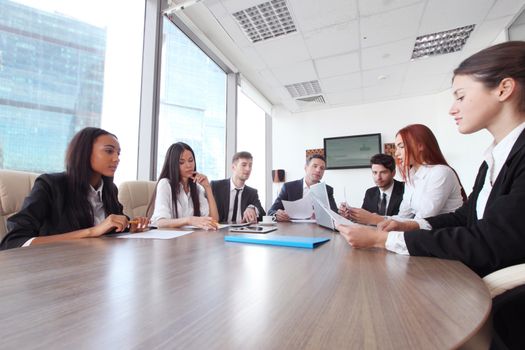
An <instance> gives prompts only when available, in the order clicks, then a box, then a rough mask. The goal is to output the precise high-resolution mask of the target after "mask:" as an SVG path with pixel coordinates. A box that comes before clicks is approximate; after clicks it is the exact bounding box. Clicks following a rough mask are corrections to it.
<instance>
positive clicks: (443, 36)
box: [412, 24, 475, 59]
mask: <svg viewBox="0 0 525 350" xmlns="http://www.w3.org/2000/svg"><path fill="white" fill-rule="evenodd" d="M474 27H475V24H471V25H468V26H465V27H459V28H455V29H450V30H445V31H443V32H438V33H432V34H426V35H422V36H418V37H417V38H416V43H415V44H414V50H413V51H412V59H416V58H422V57H428V56H436V55H444V54H447V53H452V52H456V51H459V50H461V49H462V48H463V46H465V43H466V42H467V39H468V38H469V36H470V33H472V31H473V30H474Z"/></svg>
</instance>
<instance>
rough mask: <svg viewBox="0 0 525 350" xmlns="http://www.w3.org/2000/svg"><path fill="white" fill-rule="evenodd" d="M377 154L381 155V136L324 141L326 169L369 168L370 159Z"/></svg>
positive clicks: (348, 137) (332, 138)
mask: <svg viewBox="0 0 525 350" xmlns="http://www.w3.org/2000/svg"><path fill="white" fill-rule="evenodd" d="M377 153H381V134H367V135H352V136H343V137H328V138H325V139H324V154H325V157H326V169H352V168H368V167H370V158H372V156H373V155H374V154H377Z"/></svg>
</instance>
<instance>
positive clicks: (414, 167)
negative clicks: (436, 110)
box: [392, 124, 467, 220]
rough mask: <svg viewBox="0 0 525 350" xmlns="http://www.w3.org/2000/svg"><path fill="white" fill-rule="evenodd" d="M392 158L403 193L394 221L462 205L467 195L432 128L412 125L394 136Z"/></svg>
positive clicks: (445, 210) (449, 209) (424, 215)
mask: <svg viewBox="0 0 525 350" xmlns="http://www.w3.org/2000/svg"><path fill="white" fill-rule="evenodd" d="M395 143H396V153H395V157H396V159H397V162H398V167H399V169H400V172H401V176H402V177H403V180H404V181H405V193H404V195H403V201H402V202H401V206H400V207H399V213H398V214H397V215H395V216H393V217H392V219H394V220H406V219H420V218H421V219H422V218H426V217H429V216H435V215H438V214H445V213H450V212H453V211H454V210H456V209H457V208H459V207H460V206H462V205H463V202H465V201H466V199H467V196H466V194H465V191H464V190H463V187H462V186H461V182H460V181H459V177H458V175H457V174H456V172H455V171H454V169H452V168H451V167H450V166H449V165H448V163H447V161H446V160H445V157H444V156H443V153H441V149H440V148H439V144H438V142H437V140H436V137H435V136H434V134H433V133H432V131H431V130H430V129H429V128H428V127H427V126H425V125H423V124H412V125H408V126H406V127H404V128H403V129H401V130H399V131H398V133H397V135H396V141H395Z"/></svg>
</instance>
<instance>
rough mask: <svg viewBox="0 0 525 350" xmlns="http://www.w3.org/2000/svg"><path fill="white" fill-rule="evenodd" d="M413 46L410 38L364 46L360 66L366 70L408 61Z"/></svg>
mask: <svg viewBox="0 0 525 350" xmlns="http://www.w3.org/2000/svg"><path fill="white" fill-rule="evenodd" d="M413 48H414V40H412V39H405V40H400V41H396V42H393V43H389V44H385V45H381V46H374V47H368V48H364V49H363V50H362V51H361V68H362V69H364V70H368V69H373V68H379V67H384V66H391V65H394V64H399V63H405V62H408V61H410V57H411V55H412V49H413Z"/></svg>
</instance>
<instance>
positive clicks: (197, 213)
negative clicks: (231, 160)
mask: <svg viewBox="0 0 525 350" xmlns="http://www.w3.org/2000/svg"><path fill="white" fill-rule="evenodd" d="M152 203H154V211H153V216H152V218H151V221H152V223H154V224H155V225H157V226H158V227H181V226H186V225H191V226H196V227H199V228H203V229H206V230H215V229H217V221H218V220H219V214H218V211H217V205H216V203H215V198H214V197H213V192H212V190H211V186H210V183H209V181H208V178H207V177H206V175H204V174H199V173H198V172H197V171H196V166H195V153H193V150H192V149H191V147H190V146H189V145H187V144H185V143H184V142H177V143H174V144H173V145H171V146H170V148H169V149H168V151H167V152H166V158H165V160H164V165H163V167H162V171H161V172H160V176H159V181H158V183H157V187H156V190H155V194H154V197H153V198H152V200H151V202H150V208H148V213H150V212H151V207H152Z"/></svg>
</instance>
